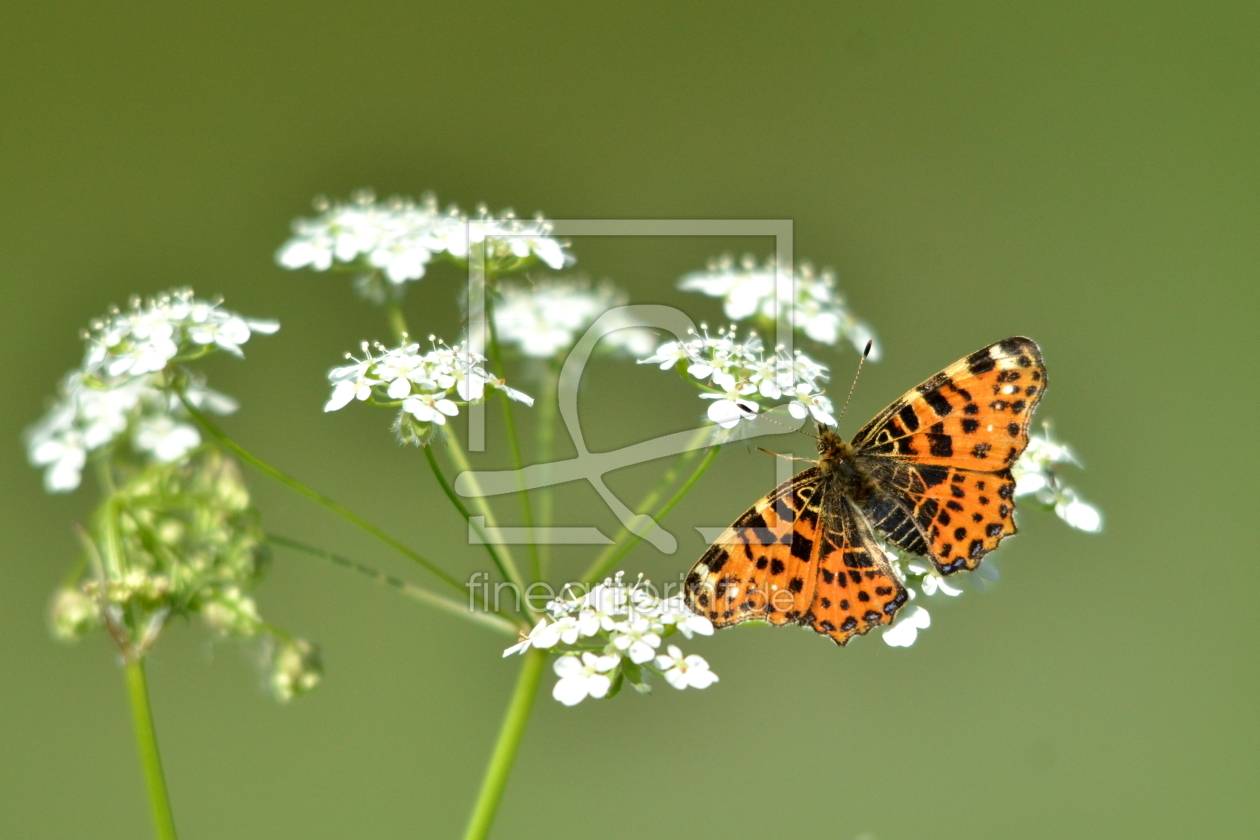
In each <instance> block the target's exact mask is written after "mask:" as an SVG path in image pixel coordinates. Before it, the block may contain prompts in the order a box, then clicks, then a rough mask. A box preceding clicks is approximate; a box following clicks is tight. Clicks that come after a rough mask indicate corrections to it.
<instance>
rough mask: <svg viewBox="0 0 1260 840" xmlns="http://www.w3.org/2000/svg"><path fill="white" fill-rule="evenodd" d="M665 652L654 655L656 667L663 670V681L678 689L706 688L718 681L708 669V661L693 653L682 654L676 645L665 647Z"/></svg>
mask: <svg viewBox="0 0 1260 840" xmlns="http://www.w3.org/2000/svg"><path fill="white" fill-rule="evenodd" d="M666 650H667V651H668V653H667V654H662V655H661V656H658V657H656V667H657V668H660V669H661V670H662V671H664V672H665V681H666V682H667V683H669V684H670V685H672V686H673V687H674V688H676V689H678V690H679V691H681V690H683V689H684V688H708V687H709V686H711V685H713V684H714V683H715V682H717V681H718V676H717V674H715V673H713V672H712V671H710V670H709V663H708V662H705V661H704V658H703V657H701V656H697V655H695V654H694V653H693V654H691V655H690V656H683V652H682V651H681V650H679V649H678V646H677V645H670V646H669V647H668V648H666Z"/></svg>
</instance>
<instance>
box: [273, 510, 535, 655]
mask: <svg viewBox="0 0 1260 840" xmlns="http://www.w3.org/2000/svg"><path fill="white" fill-rule="evenodd" d="M267 542H269V543H271V544H272V545H279V546H283V547H285V548H289V549H292V550H294V551H299V552H301V553H303V554H307V555H309V556H311V557H318V558H320V559H321V560H327V561H328V562H329V563H333V564H334V565H337V566H341V567H342V568H346V569H350V570H351V571H354V572H358V573H359V574H361V575H364V576H366V577H369V578H371V579H372V580H374V581H376V582H378V583H383V584H385V585H386V586H390V587H393V588H394V589H397V590H398V591H399V592H401V593H402V594H403V595H405V596H407V597H408V598H411V599H413V600H416V601H419V602H420V603H422V604H428V605H429V606H431V607H437V608H438V609H439V610H443V611H445V612H447V613H450V614H451V615H457V616H459V617H460V618H466V619H468V620H469V621H472V622H475V623H477V624H481V625H483V626H486V627H490V628H492V629H494V630H497V631H498V632H500V633H506V634H507V635H509V636H516V635H518V634H519V633H520V631H521V629H522V627H521V625H519V624H517V623H516V622H515V621H512V620H511V619H509V618H505V617H503V616H502V615H499V614H498V613H493V612H489V611H488V609H487V607H486V604H485V601H484V599H482V604H481V606H482V610H480V611H479V610H477V609H475V608H474V606H473V604H472V603H471V602H470V603H468V604H462V603H460V602H459V601H455V600H453V599H451V598H447V597H446V596H445V595H439V594H437V593H436V592H430V591H429V590H427V589H424V588H423V587H420V586H416V585H415V584H412V583H408V582H407V581H405V580H402V579H401V578H397V577H394V576H393V575H390V574H386V573H385V572H382V571H380V570H379V569H374V568H372V567H371V566H369V565H367V564H366V563H360V562H358V561H356V560H351V559H349V558H348V557H342V556H341V555H340V554H333V553H332V552H331V551H325V550H324V549H322V548H316V547H315V546H313V545H307V544H306V543H301V542H298V541H297V540H291V539H289V538H288V537H281V536H278V535H276V534H268V535H267Z"/></svg>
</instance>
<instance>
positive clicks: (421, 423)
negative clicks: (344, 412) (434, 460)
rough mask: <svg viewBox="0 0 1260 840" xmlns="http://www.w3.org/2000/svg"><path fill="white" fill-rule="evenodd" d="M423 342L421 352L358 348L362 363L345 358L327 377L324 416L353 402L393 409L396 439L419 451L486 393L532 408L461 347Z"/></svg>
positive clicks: (482, 361) (530, 401)
mask: <svg viewBox="0 0 1260 840" xmlns="http://www.w3.org/2000/svg"><path fill="white" fill-rule="evenodd" d="M429 342H430V345H431V349H430V350H429V351H427V352H421V350H420V345H419V344H414V343H405V344H402V345H401V346H399V347H392V348H391V347H386V346H385V345H383V344H379V343H378V344H375V345H369V344H367V343H366V342H364V344H363V348H362V349H363V358H362V359H356V358H355V357H354V356H350V355H349V354H347V358H348V359H349V360H350V362H351V364H348V365H343V366H342V367H338V368H333V369H332V370H331V371H329V372H328V381H329V382H331V383H332V386H333V390H332V396H331V397H330V398H329V400H328V402H327V403H325V404H324V411H336V410H338V409H340V408H344V407H345V406H346V405H348V404H350V402H351V401H354V400H358V401H360V402H367V401H370V402H372V403H373V404H375V405H387V406H396V407H398V409H399V412H398V416H397V420H396V421H395V428H396V430H397V431H398V434H399V437H400V438H401V439H402V440H403V441H404V442H406V443H414V444H420V445H422V444H425V443H427V442H428V441H429V440H431V439H432V437H433V435H434V434H435V433H436V431H437V429H438V427H441V426H444V425H446V418H448V417H455V416H456V415H458V414H459V406H460V405H468V404H470V403H474V402H478V401H479V400H482V399H484V398H485V395H486V389H487V388H489V389H491V390H495V389H497V390H500V391H502V392H503V393H504V394H506V395H507V396H508V398H509V399H513V400H516V401H518V402H523V403H525V404H526V405H533V404H534V399H533V397H530V396H529V395H527V394H523V393H521V392H520V391H517V390H516V389H515V388H509V387H508V386H507V384H506V383H505V382H504V381H503V380H501V379H496V378H494V377H492V376H491V375H490V374H489V373H487V372H486V368H485V364H486V357H485V356H482V355H481V354H479V353H474V352H473V351H472V350H470V349H468V346H467V345H466V344H456V345H455V346H454V347H450V346H448V345H447V344H446V343H445V342H443V341H440V340H438V339H437V338H435V337H434V336H429Z"/></svg>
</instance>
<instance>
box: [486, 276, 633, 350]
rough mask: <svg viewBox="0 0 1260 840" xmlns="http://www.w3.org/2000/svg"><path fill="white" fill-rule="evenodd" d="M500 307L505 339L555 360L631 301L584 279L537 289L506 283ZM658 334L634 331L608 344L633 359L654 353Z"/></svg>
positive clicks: (497, 316) (498, 320) (498, 324)
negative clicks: (599, 321)
mask: <svg viewBox="0 0 1260 840" xmlns="http://www.w3.org/2000/svg"><path fill="white" fill-rule="evenodd" d="M497 291H498V293H499V300H498V302H497V303H496V304H495V307H494V327H495V331H496V333H497V334H498V337H499V341H500V342H502V343H503V344H508V345H513V346H515V347H516V348H517V349H518V350H519V351H520V353H521V355H523V356H528V357H530V358H533V359H551V358H555V357H556V355H557V354H559V353H561V352H563V351H565V350H568V349H569V348H570V347H572V346H573V345H574V343H575V342H576V341H577V340H578V338H579V337H580V336H581V334H582V333H583V332H584V331H585V330H586V328H587V327H589V326H590V325H591V324H593V323H594V322H595V319H596V318H598V317H599V316H601V315H603V314H604V313H605V312H607V311H608V310H610V309H613V308H614V307H618V306H624V305H625V304H626V303H627V302H628V300H629V298H628V297H627V296H626V294H625V293H624V292H622V291H621V290H620V289H618V288H617V287H616V286H614V285H612V284H611V283H607V282H605V283H599V284H596V285H592V284H591V283H590V282H589V281H586V280H583V279H580V278H556V279H548V280H542V281H539V282H537V283H534V284H532V285H525V284H517V283H502V284H499V286H498V289H497ZM656 341H657V339H656V335H655V334H654V333H652V332H651V331H649V330H646V329H640V328H635V327H628V328H625V329H620V330H617V331H616V332H613V333H610V334H609V335H608V336H606V337H605V339H604V344H603V346H605V347H607V348H608V349H610V350H612V351H614V352H617V351H621V352H624V353H626V354H628V355H631V356H642V355H646V354H648V353H651V352H652V348H653V347H655V346H656Z"/></svg>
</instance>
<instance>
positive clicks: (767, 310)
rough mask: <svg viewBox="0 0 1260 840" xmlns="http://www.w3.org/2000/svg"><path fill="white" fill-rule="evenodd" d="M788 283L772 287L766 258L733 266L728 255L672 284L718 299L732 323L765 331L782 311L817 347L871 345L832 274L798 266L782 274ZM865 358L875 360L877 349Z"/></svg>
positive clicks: (747, 257)
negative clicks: (762, 327)
mask: <svg viewBox="0 0 1260 840" xmlns="http://www.w3.org/2000/svg"><path fill="white" fill-rule="evenodd" d="M784 273H785V275H787V276H789V277H790V282H780V283H776V280H775V262H774V259H773V258H769V259H767V260H766V262H765V263H764V264H763V265H760V266H759V265H758V264H757V261H756V259H755V258H753V256H752V255H751V254H749V255H745V256H744V257H743V258H742V259H741V260H740V261H739V262H738V263H736V262H735V260H734V259H733V258H732V257H730V256H729V255H727V256H723V257H719V258H717V259H714V260H710V262H709V267H708V270H707V271H694V272H692V273H690V274H687V275H685V276H683V277H682V279H680V280H679V281H678V288H680V289H684V290H687V291H695V292H700V293H702V294H706V295H709V296H710V297H719V298H722V299H723V301H722V309H723V311H724V312H725V313H726V317H727V318H730V319H731V320H734V321H745V320H748V319H756V320H758V321H759V322H761V323H763V324H766V325H770V324H773V323H774V322H775V318H776V315H778V314H779V310H780V309H781V308H784V309H785V310H786V311H785V314H786V317H787V318H788V322H789V323H791V324H792V326H793V328H794V329H797V330H800V331H802V332H804V333H805V335H807V336H808V337H809V338H811V339H813V340H814V341H817V342H820V343H822V344H833V345H834V344H836V343H837V342H838V341H839V340H840V339H842V338H844V339H848V340H849V341H850V342H851V343H852V344H853V345H854V346H855V347H856V348H857V349H858V351H859V352H861V351H862V350H864V349H865V347H866V343H867V341H870V340H873V338H874V334H873V333H872V332H871V329H870V327H868V326H867V325H866V324H864V323H862V322H861V321H859V320H857V319H856V318H855V317H853V315H852V313H850V312H849V310H848V307H847V306H846V305H845V302H844V299H843V298H842V297H841V296H840V293H839V292H838V291H837V289H836V276H835V272H833V271H832V270H831V269H824V270H823V271H822V272H815V271H814V268H813V266H812V265H810V264H809V263H802V264H801V266H800V268H799V269H798V270H797V271H796V272H795V274H792V271H791V268H790V267H789V268H787V269H785V270H784ZM870 358H871V359H872V360H875V359H878V358H879V350H878V348H877V347H874V348H872V350H871V354H870Z"/></svg>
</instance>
